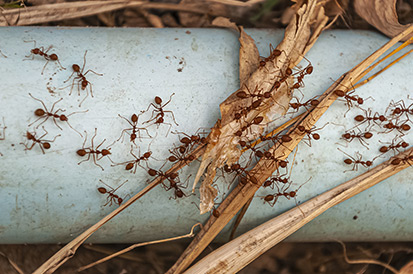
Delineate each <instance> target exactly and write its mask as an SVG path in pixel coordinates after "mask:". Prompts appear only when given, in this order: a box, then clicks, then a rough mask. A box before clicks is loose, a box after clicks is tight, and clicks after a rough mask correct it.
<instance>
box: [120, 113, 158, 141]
mask: <svg viewBox="0 0 413 274" xmlns="http://www.w3.org/2000/svg"><path fill="white" fill-rule="evenodd" d="M141 114H142V113H141ZM118 116H119V117H120V118H123V119H125V120H126V121H127V122H128V123H129V124H130V125H131V126H132V127H131V128H126V129H124V130H122V133H121V135H120V137H119V139H118V141H119V140H120V139H121V138H122V136H123V135H124V133H125V132H127V131H128V130H131V131H132V132H131V133H130V134H129V133H128V134H129V135H130V141H131V142H133V143H134V144H135V139H136V137H139V139H141V135H140V131H141V130H145V131H146V134H148V136H149V137H150V138H152V136H151V135H150V134H149V132H148V130H147V129H146V128H141V127H138V126H137V125H138V119H139V116H140V115H136V114H133V115H132V116H131V120H130V121H129V120H128V119H126V118H125V117H123V116H121V115H120V114H118ZM136 133H138V135H137V134H136ZM135 145H136V144H135Z"/></svg>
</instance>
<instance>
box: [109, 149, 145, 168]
mask: <svg viewBox="0 0 413 274" xmlns="http://www.w3.org/2000/svg"><path fill="white" fill-rule="evenodd" d="M130 154H131V155H132V156H133V157H134V158H135V160H131V161H127V162H123V163H119V164H113V165H112V166H118V165H124V164H126V166H125V170H131V172H133V173H136V168H137V167H138V165H139V166H140V167H141V168H144V167H143V166H141V165H140V162H141V161H148V160H149V158H150V157H151V155H152V151H147V152H145V153H144V154H143V155H142V156H140V151H139V154H138V155H139V157H138V156H136V155H135V154H133V146H131V149H130ZM109 160H110V158H109ZM132 168H134V170H133V171H132Z"/></svg>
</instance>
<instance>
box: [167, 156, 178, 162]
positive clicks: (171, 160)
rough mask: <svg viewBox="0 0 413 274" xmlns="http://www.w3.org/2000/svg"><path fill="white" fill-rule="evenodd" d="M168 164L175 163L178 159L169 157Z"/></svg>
mask: <svg viewBox="0 0 413 274" xmlns="http://www.w3.org/2000/svg"><path fill="white" fill-rule="evenodd" d="M168 160H169V162H176V161H177V160H178V158H176V157H175V156H173V155H172V156H169V158H168Z"/></svg>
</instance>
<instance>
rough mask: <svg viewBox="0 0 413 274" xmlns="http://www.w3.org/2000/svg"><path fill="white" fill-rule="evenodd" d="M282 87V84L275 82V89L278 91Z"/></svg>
mask: <svg viewBox="0 0 413 274" xmlns="http://www.w3.org/2000/svg"><path fill="white" fill-rule="evenodd" d="M280 86H281V83H280V82H279V81H275V82H274V88H275V89H278V88H279V87H280Z"/></svg>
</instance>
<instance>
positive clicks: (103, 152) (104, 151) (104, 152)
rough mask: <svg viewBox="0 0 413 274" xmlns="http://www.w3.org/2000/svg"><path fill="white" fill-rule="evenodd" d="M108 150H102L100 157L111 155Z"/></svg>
mask: <svg viewBox="0 0 413 274" xmlns="http://www.w3.org/2000/svg"><path fill="white" fill-rule="evenodd" d="M109 150H110V148H109V149H102V155H103V156H106V155H108V154H111V153H110V151H109Z"/></svg>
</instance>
